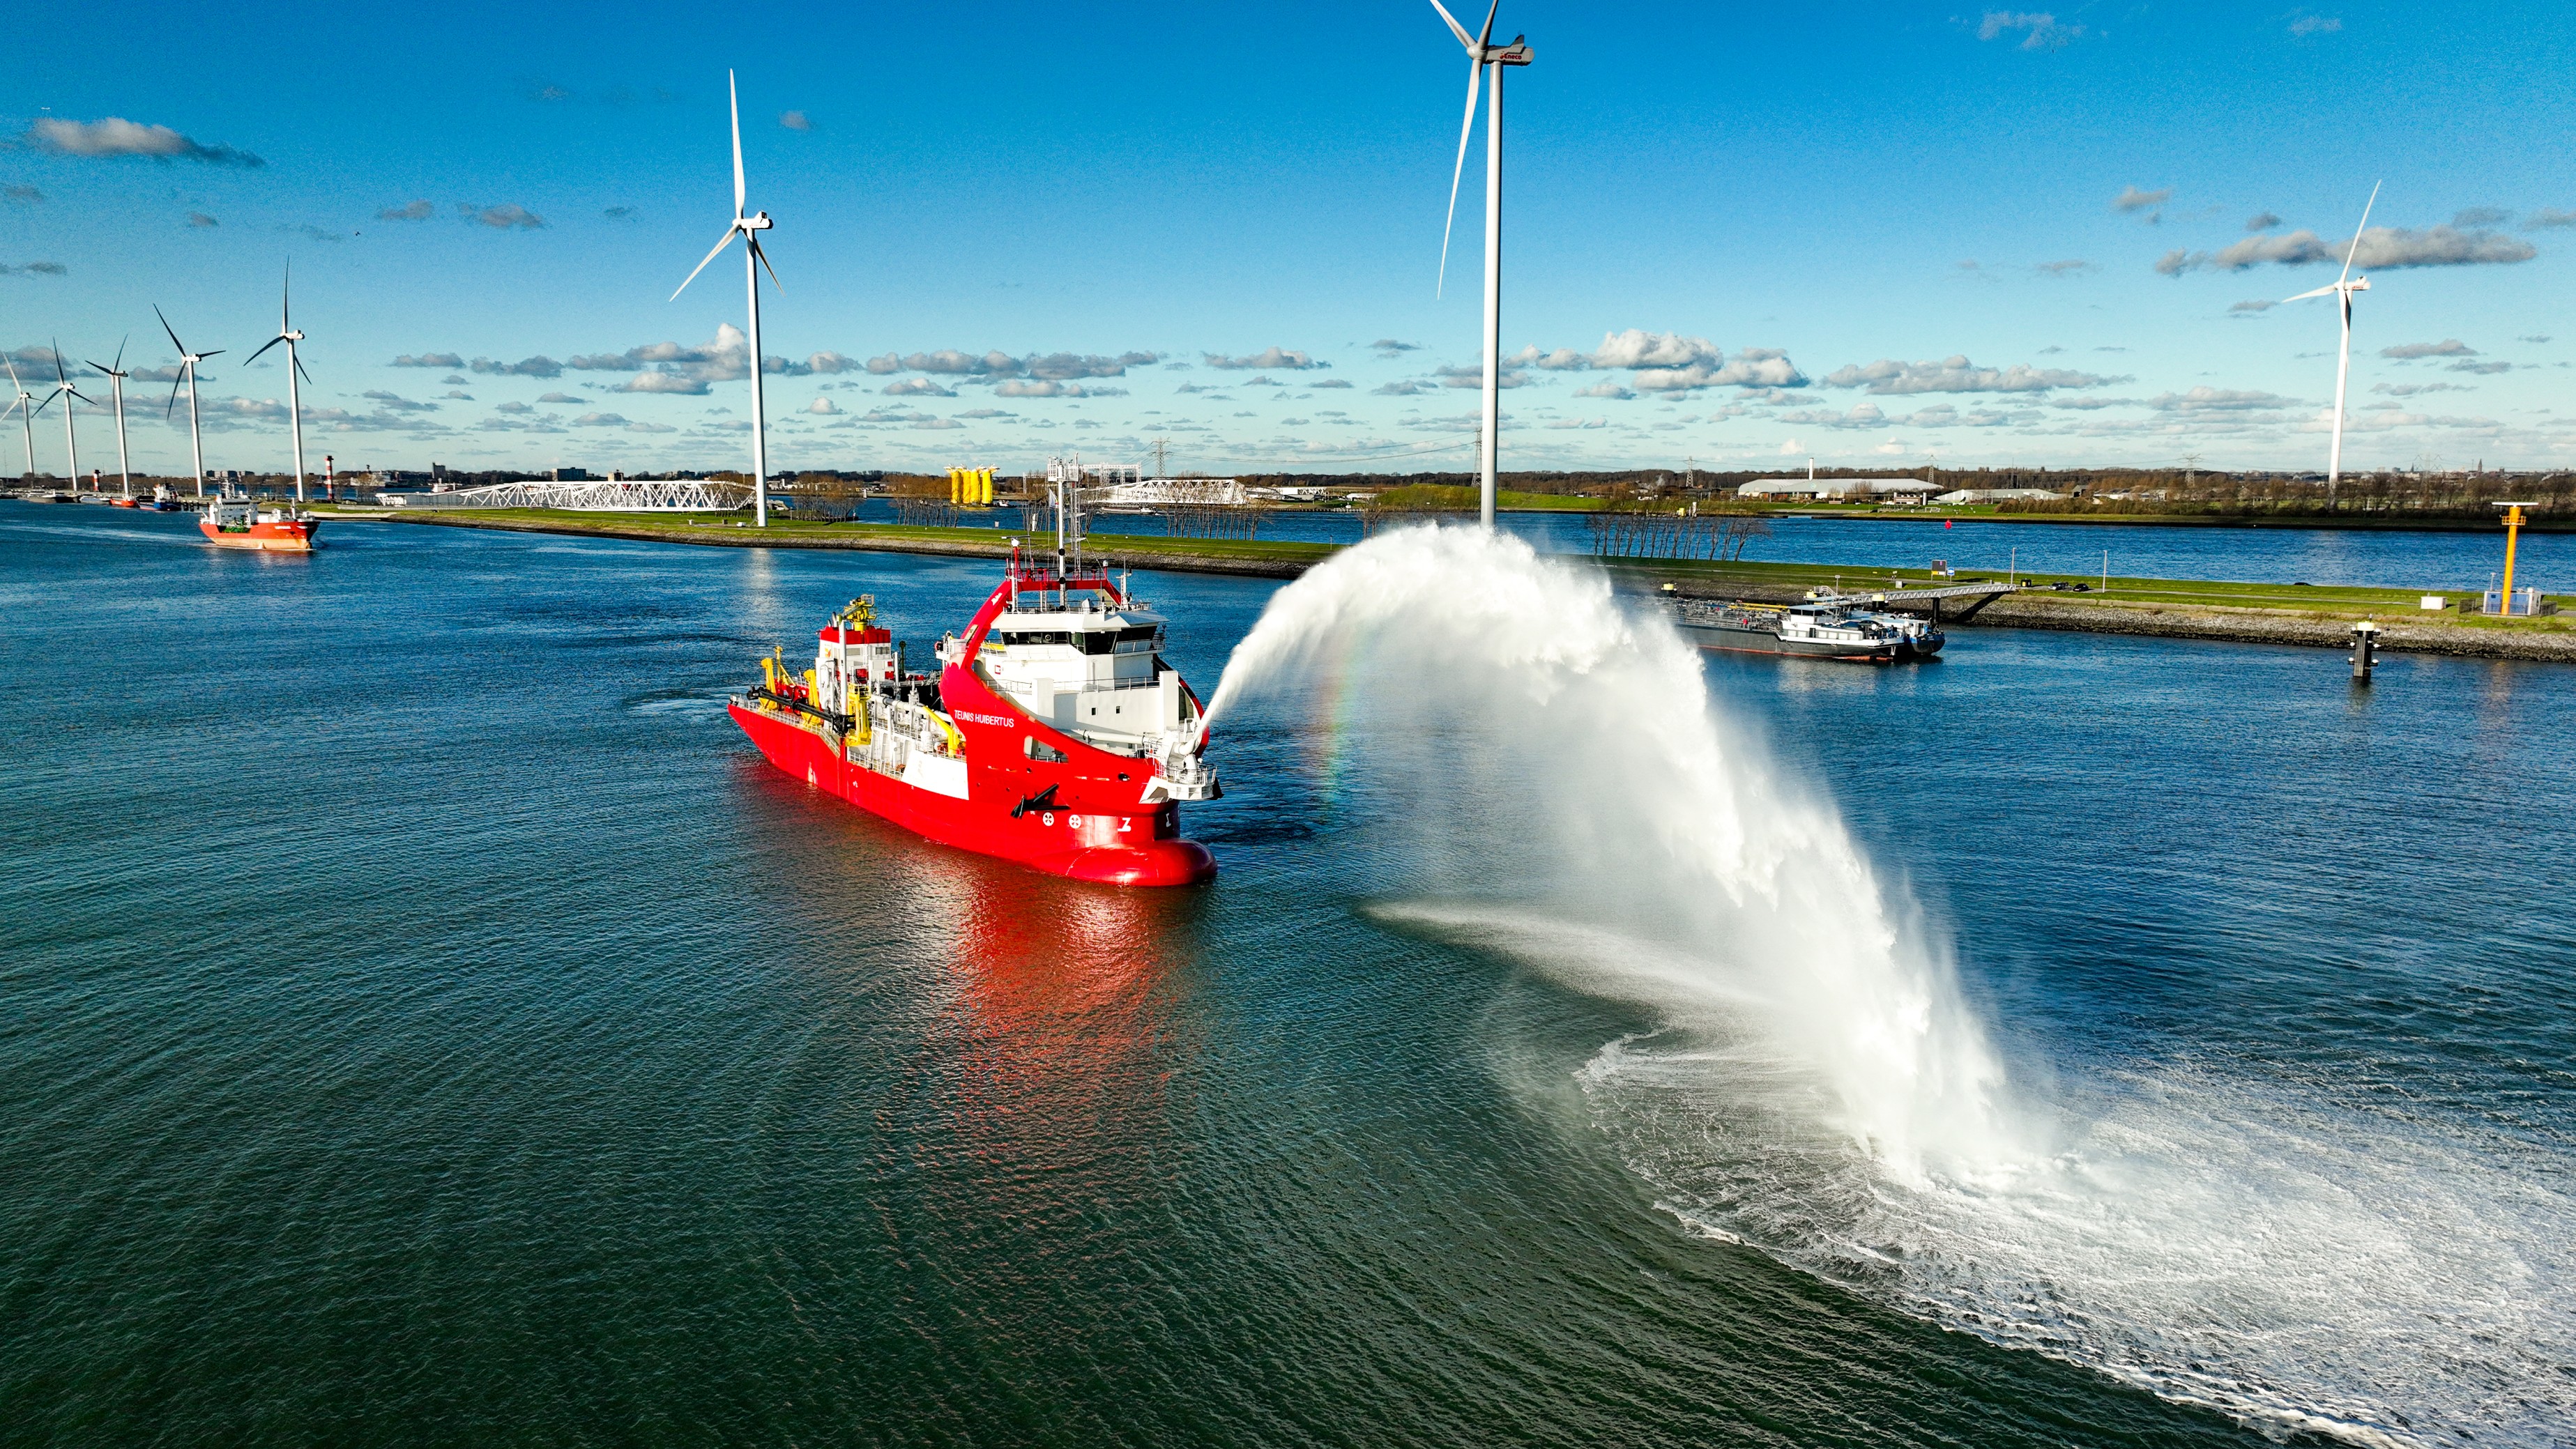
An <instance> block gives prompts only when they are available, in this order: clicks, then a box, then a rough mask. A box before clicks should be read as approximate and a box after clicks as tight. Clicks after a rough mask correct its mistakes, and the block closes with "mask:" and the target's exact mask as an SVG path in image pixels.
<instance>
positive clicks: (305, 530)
mask: <svg viewBox="0 0 2576 1449" xmlns="http://www.w3.org/2000/svg"><path fill="white" fill-rule="evenodd" d="M320 526H321V525H320V524H319V523H317V522H316V521H315V520H314V517H313V515H312V514H310V513H307V512H305V511H304V510H303V509H301V508H296V507H292V506H289V507H285V508H262V507H260V506H259V505H258V504H256V503H250V502H245V501H236V500H232V499H216V500H213V501H210V502H208V503H207V504H206V511H205V512H204V513H201V514H199V515H198V516H197V531H198V532H200V533H202V534H204V535H205V536H206V541H207V542H209V543H212V544H214V545H215V546H216V547H218V548H255V549H261V550H264V551H266V552H270V553H311V552H312V551H313V547H314V544H313V533H314V530H315V529H317V528H319V527H320Z"/></svg>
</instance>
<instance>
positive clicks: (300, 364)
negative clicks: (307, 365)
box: [286, 352, 313, 382]
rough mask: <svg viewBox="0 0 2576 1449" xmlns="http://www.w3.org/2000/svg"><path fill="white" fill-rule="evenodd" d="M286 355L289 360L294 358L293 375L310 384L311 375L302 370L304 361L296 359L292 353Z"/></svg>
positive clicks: (299, 358)
mask: <svg viewBox="0 0 2576 1449" xmlns="http://www.w3.org/2000/svg"><path fill="white" fill-rule="evenodd" d="M286 355H287V356H288V357H290V358H294V360H295V375H296V376H298V377H300V378H303V379H304V380H305V381H306V382H311V381H312V380H313V374H311V373H309V372H306V371H305V370H304V359H303V358H301V357H296V356H295V354H294V353H293V352H289V353H287V354H286Z"/></svg>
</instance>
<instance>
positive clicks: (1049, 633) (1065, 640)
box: [993, 629, 1073, 649]
mask: <svg viewBox="0 0 2576 1449" xmlns="http://www.w3.org/2000/svg"><path fill="white" fill-rule="evenodd" d="M993 637H994V638H995V639H997V640H999V641H1001V643H1002V645H1003V646H1004V647H1005V648H1010V649H1017V648H1019V647H1020V646H1021V645H1023V644H1070V643H1072V642H1073V635H1072V634H1071V633H1069V632H1068V631H1066V630H1063V629H996V630H994V631H993Z"/></svg>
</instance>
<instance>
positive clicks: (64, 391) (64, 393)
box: [27, 341, 98, 493]
mask: <svg viewBox="0 0 2576 1449" xmlns="http://www.w3.org/2000/svg"><path fill="white" fill-rule="evenodd" d="M53 348H54V390H53V391H52V392H49V393H47V394H45V400H44V401H43V402H40V403H38V404H36V411H38V412H43V411H44V410H45V409H47V408H49V407H52V406H53V405H54V404H55V403H56V402H57V401H62V403H63V452H64V454H65V455H66V456H67V459H68V464H69V470H68V471H67V472H65V473H64V474H63V486H64V487H66V488H69V489H71V490H72V491H73V492H75V493H77V492H79V491H80V436H79V434H78V433H77V432H75V431H74V429H73V428H72V405H71V403H70V402H68V401H64V400H65V399H69V398H80V400H81V401H82V402H89V399H88V398H85V397H81V390H80V389H79V388H76V387H74V386H72V380H71V377H70V375H69V374H67V373H65V372H64V371H63V344H62V343H61V342H60V341H56V342H55V343H54V344H53ZM90 406H91V407H96V406H98V404H96V403H90ZM29 456H30V458H31V459H32V457H33V449H30V450H29ZM35 469H36V465H35V463H34V462H32V461H30V462H29V463H28V464H27V471H28V472H31V473H32V472H34V471H35Z"/></svg>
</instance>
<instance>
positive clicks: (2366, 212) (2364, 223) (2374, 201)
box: [2335, 181, 2388, 301]
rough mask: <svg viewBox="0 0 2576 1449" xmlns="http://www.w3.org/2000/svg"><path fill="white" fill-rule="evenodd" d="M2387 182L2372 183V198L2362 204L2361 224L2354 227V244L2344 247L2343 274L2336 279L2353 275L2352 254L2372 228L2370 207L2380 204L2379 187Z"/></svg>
mask: <svg viewBox="0 0 2576 1449" xmlns="http://www.w3.org/2000/svg"><path fill="white" fill-rule="evenodd" d="M2387 184H2388V183H2386V182H2384V181H2374V182H2372V183H2370V199H2369V200H2368V201H2365V202H2363V203H2362V204H2361V225H2359V226H2357V227H2354V228H2353V229H2352V245H2351V246H2348V247H2345V248H2344V249H2343V276H2342V277H2337V278H2335V280H2336V281H2338V282H2340V281H2342V280H2344V278H2345V277H2350V276H2351V275H2352V254H2353V253H2354V252H2357V251H2359V250H2361V234H2362V233H2363V232H2365V231H2368V230H2369V229H2370V209H2371V208H2372V207H2374V206H2377V205H2378V204H2379V188H2380V187H2382V186H2385V185H2387ZM2345 300H2347V301H2349V300H2350V299H2349V298H2346V299H2345Z"/></svg>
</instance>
